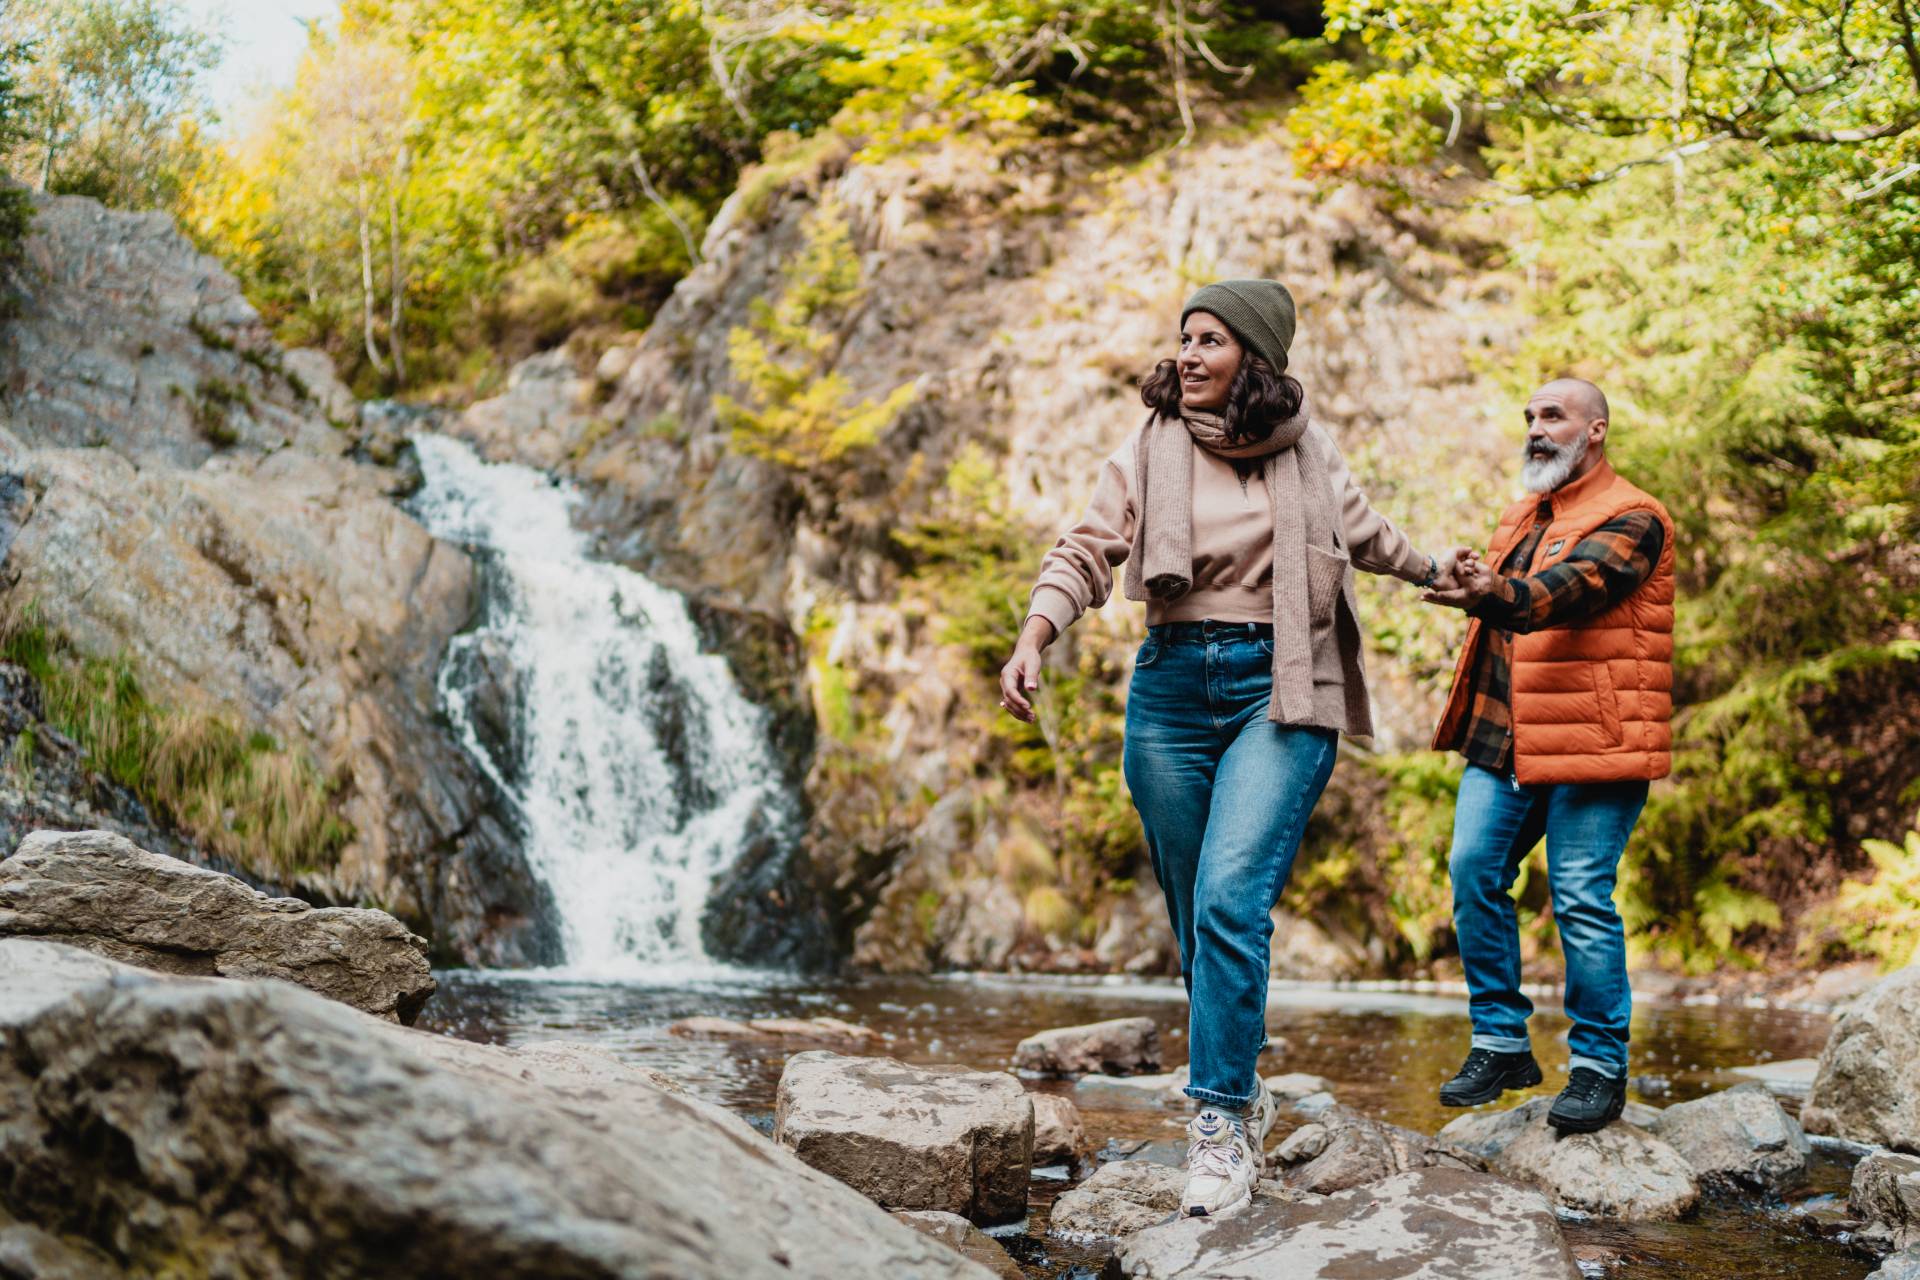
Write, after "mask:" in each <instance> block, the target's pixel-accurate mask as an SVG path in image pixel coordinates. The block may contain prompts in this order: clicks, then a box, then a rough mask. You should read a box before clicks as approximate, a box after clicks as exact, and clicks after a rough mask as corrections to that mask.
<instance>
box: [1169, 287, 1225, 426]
mask: <svg viewBox="0 0 1920 1280" xmlns="http://www.w3.org/2000/svg"><path fill="white" fill-rule="evenodd" d="M1240 350H1241V348H1240V340H1239V339H1238V338H1236V337H1234V336H1233V330H1231V329H1229V328H1227V326H1226V323H1225V322H1224V321H1222V320H1221V319H1220V318H1219V317H1218V316H1216V315H1214V314H1212V313H1211V312H1207V311H1196V312H1194V313H1193V314H1192V315H1189V316H1188V317H1187V322H1186V324H1185V325H1183V326H1182V327H1181V329H1180V356H1179V359H1178V360H1177V361H1176V364H1177V366H1178V368H1179V371H1180V403H1181V405H1182V406H1183V407H1184V408H1188V409H1205V410H1216V409H1219V408H1220V407H1221V406H1222V405H1224V404H1226V402H1227V388H1228V387H1230V386H1231V385H1232V384H1233V375H1234V374H1236V373H1238V372H1239V371H1240Z"/></svg>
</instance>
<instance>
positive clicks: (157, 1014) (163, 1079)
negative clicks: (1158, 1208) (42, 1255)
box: [0, 938, 991, 1280]
mask: <svg viewBox="0 0 1920 1280" xmlns="http://www.w3.org/2000/svg"><path fill="white" fill-rule="evenodd" d="M0 975H4V977H5V979H6V980H5V981H4V982H0V992H5V993H7V994H6V995H5V996H4V997H0V1027H4V1028H5V1032H6V1034H5V1035H4V1036H3V1037H0V1166H4V1167H6V1168H10V1169H31V1170H33V1176H32V1177H31V1178H28V1179H15V1180H13V1181H12V1182H11V1183H10V1184H9V1188H8V1193H7V1212H8V1214H10V1215H11V1217H12V1219H13V1220H14V1221H16V1222H18V1223H20V1224H24V1225H25V1226H27V1227H29V1228H32V1229H33V1230H34V1231H36V1232H42V1233H45V1236H43V1237H39V1239H41V1240H44V1239H45V1237H54V1238H57V1239H59V1240H87V1241H90V1242H92V1245H93V1247H94V1248H95V1249H97V1250H99V1251H100V1253H101V1254H102V1255H104V1256H105V1258H106V1259H107V1261H108V1262H109V1264H110V1265H109V1266H106V1267H93V1268H91V1269H89V1270H85V1271H81V1272H78V1273H77V1274H83V1275H86V1276H88V1277H89V1280H133V1277H138V1276H152V1275H157V1274H178V1275H216V1274H222V1273H225V1272H227V1271H230V1270H231V1269H232V1267H233V1265H234V1260H235V1259H236V1258H239V1259H244V1260H245V1263H246V1272H247V1274H248V1275H249V1276H254V1277H259V1278H260V1280H295V1278H297V1277H304V1276H310V1275H312V1274H314V1268H315V1261H314V1260H315V1258H316V1257H323V1258H324V1259H325V1269H326V1270H327V1271H328V1272H329V1273H330V1274H338V1275H366V1276H372V1275H400V1274H404V1275H412V1276H420V1277H431V1278H434V1280H455V1278H456V1277H470V1276H487V1277H491V1278H492V1280H553V1278H554V1277H560V1276H599V1277H631V1278H632V1280H642V1278H650V1277H657V1276H674V1277H686V1278H688V1280H737V1278H738V1277H742V1276H766V1275H783V1276H784V1275H791V1276H797V1277H809V1278H811V1280H844V1278H845V1277H847V1276H856V1275H925V1276H929V1277H938V1278H940V1280H984V1277H985V1276H987V1275H989V1274H991V1273H989V1272H986V1271H984V1270H982V1269H981V1268H979V1267H978V1266H976V1265H975V1264H973V1263H971V1262H968V1261H967V1260H966V1259H965V1258H963V1257H961V1256H960V1255H958V1254H956V1253H954V1252H953V1251H952V1250H950V1249H948V1248H947V1247H946V1246H944V1245H940V1244H938V1243H936V1242H934V1241H932V1240H928V1239H926V1238H925V1237H924V1236H922V1235H920V1234H919V1233H918V1232H915V1231H914V1230H912V1229H911V1228H909V1227H907V1226H905V1225H903V1224H901V1223H899V1222H895V1221H894V1220H893V1219H891V1218H890V1217H889V1216H888V1215H887V1214H885V1213H883V1212H881V1211H880V1210H878V1209H876V1208H875V1207H874V1206H873V1205H871V1204H869V1203H868V1202H867V1201H866V1200H864V1199H863V1198H862V1197H860V1196H859V1195H857V1194H856V1193H854V1192H853V1191H851V1190H849V1189H848V1188H846V1187H844V1186H841V1185H840V1184H839V1183H837V1182H834V1181H833V1180H832V1179H830V1178H827V1177H825V1176H823V1175H821V1174H819V1173H817V1172H815V1171H814V1170H812V1169H809V1168H807V1167H806V1165H804V1164H802V1163H801V1162H800V1161H798V1160H795V1159H794V1158H793V1157H792V1156H791V1155H789V1154H788V1153H787V1152H785V1151H783V1150H781V1149H780V1148H779V1147H778V1146H776V1145H775V1144H773V1143H771V1142H769V1141H767V1140H766V1139H765V1138H762V1137H761V1136H760V1135H758V1134H756V1133H755V1132H754V1131H753V1130H752V1128H751V1127H750V1126H749V1125H747V1124H746V1123H745V1122H744V1121H742V1120H740V1119H739V1118H738V1117H735V1116H733V1115H731V1114H729V1113H727V1112H726V1111H724V1110H722V1109H721V1108H719V1107H716V1106H713V1105H711V1104H708V1103H704V1102H701V1101H698V1100H697V1099H694V1098H690V1097H687V1096H685V1095H683V1094H680V1093H677V1092H674V1091H671V1090H669V1089H667V1088H663V1087H661V1086H660V1085H659V1084H658V1083H657V1082H656V1080H655V1079H654V1078H653V1077H652V1076H651V1074H650V1073H646V1072H641V1071H636V1070H633V1069H631V1068H626V1067H623V1066H622V1065H621V1064H619V1063H618V1062H616V1061H614V1060H613V1059H611V1058H610V1057H608V1056H607V1055H604V1054H593V1053H590V1052H589V1053H582V1052H577V1051H571V1050H567V1049H564V1048H554V1047H551V1046H550V1047H547V1048H544V1049H542V1050H539V1051H535V1052H518V1051H514V1050H509V1049H503V1048H499V1047H496V1046H490V1045H479V1044H471V1043H468V1042H466V1041H461V1040H456V1039H453V1038H450V1037H444V1036H433V1035H426V1034H422V1033H418V1032H414V1031H410V1030H408V1029H406V1028H403V1027H398V1026H395V1025H393V1024H391V1023H387V1022H383V1021H381V1020H379V1019H376V1018H373V1017H371V1016H369V1015H367V1014H363V1013H361V1012H359V1011H358V1010H355V1009H350V1008H347V1007H346V1006H344V1005H341V1004H338V1003H336V1002H333V1001H329V1000H324V999H322V998H320V997H318V996H315V995H314V994H312V993H311V992H308V991H304V990H301V989H299V988H296V987H291V986H288V985H286V984H284V983H270V982H225V981H218V982H216V981H208V980H204V979H192V978H175V977H166V976H161V975H156V974H152V973H148V972H145V971H141V970H134V969H130V968H127V967H125V966H121V965H116V964H114V963H113V962H111V961H107V960H104V959H100V958H98V957H94V956H90V955H86V954H84V953H81V952H78V951H74V950H72V949H70V948H65V947H60V946H57V945H54V944H50V943H42V942H35V941H29V940H23V939H17V938H15V939H5V940H0ZM22 992H26V993H31V994H30V996H23V995H22ZM49 1080H58V1081H59V1082H60V1084H59V1088H58V1089H57V1090H54V1091H49V1090H48V1089H47V1088H46V1087H45V1086H46V1082H47V1081H49ZM107 1134H110V1135H111V1138H112V1140H111V1141H110V1142H103V1141H102V1140H101V1138H102V1135H107ZM396 1224H400V1225H399V1226H396ZM22 1240H23V1238H22V1236H21V1235H20V1234H19V1233H17V1232H15V1231H14V1230H11V1229H7V1230H4V1231H0V1249H4V1250H8V1251H9V1252H11V1251H12V1250H14V1249H15V1248H17V1247H25V1245H31V1244H32V1243H33V1242H34V1241H33V1240H31V1239H28V1240H25V1241H24V1244H23V1243H22ZM15 1256H17V1255H15ZM28 1274H48V1275H53V1276H58V1275H59V1274H60V1272H59V1271H58V1270H52V1271H48V1272H44V1273H35V1272H29V1273H28Z"/></svg>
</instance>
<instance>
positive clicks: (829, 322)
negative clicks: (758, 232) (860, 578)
mask: <svg viewBox="0 0 1920 1280" xmlns="http://www.w3.org/2000/svg"><path fill="white" fill-rule="evenodd" d="M783 274H784V285H783V288H782V290H781V293H780V296H779V298H778V299H777V300H775V301H773V302H769V301H767V300H766V299H765V298H756V299H754V301H753V307H752V312H753V320H752V323H750V324H747V325H743V326H739V327H736V328H735V329H734V330H733V332H732V333H731V334H730V335H729V337H728V345H727V352H728V356H729V358H730V360H731V361H732V365H733V375H734V377H735V378H737V379H738V380H739V381H740V383H741V384H742V385H743V386H744V388H745V390H746V398H745V400H744V401H741V400H736V399H735V398H734V397H732V396H729V395H718V396H715V397H714V400H713V408H714V416H715V417H716V418H717V419H718V420H719V421H720V423H721V424H722V425H723V426H725V427H727V428H728V429H729V430H730V431H731V432H732V434H733V447H734V448H735V449H737V450H739V451H740V452H742V453H746V454H749V455H751V456H753V457H758V458H766V459H768V460H769V461H772V462H776V463H779V464H780V465H781V466H783V467H786V468H788V469H790V470H793V471H796V472H802V473H805V474H806V475H807V476H809V477H810V478H813V479H815V480H816V481H818V482H820V483H821V484H822V485H823V486H825V487H827V488H832V487H833V485H834V480H833V477H835V476H837V475H838V474H839V473H840V472H842V471H843V470H844V467H843V466H842V464H843V463H846V462H848V461H849V455H852V454H856V453H858V452H859V451H861V450H864V449H867V448H869V447H871V446H872V445H873V443H874V442H875V441H876V440H878V439H879V437H880V433H881V432H882V431H884V430H885V429H886V428H887V427H888V425H890V424H891V423H892V422H893V420H894V419H895V418H897V417H898V416H899V414H900V411H901V410H902V409H904V408H905V407H906V406H907V405H908V404H909V403H910V402H911V401H912V400H913V396H914V387H913V384H912V383H903V384H902V385H900V386H898V387H895V388H894V389H893V390H892V391H891V392H889V393H888V394H887V395H886V396H885V397H884V398H883V399H881V400H880V401H878V402H875V401H874V400H872V399H861V400H858V401H856V400H854V398H853V394H852V388H851V387H850V386H849V384H848V382H847V379H846V378H845V376H844V375H842V374H841V373H839V372H838V371H837V370H836V369H834V367H833V365H834V363H835V361H836V360H837V359H838V357H839V353H840V343H841V340H842V335H843V333H844V329H845V323H846V320H847V318H848V317H849V316H850V315H851V314H853V313H855V312H856V311H857V309H858V307H859V305H860V303H861V301H862V300H863V298H864V296H865V290H864V289H863V288H862V286H861V283H860V260H859V258H858V257H856V256H855V255H854V252H853V247H852V241H851V236H850V233H849V231H848V228H847V222H846V218H845V216H844V215H843V214H842V213H841V211H840V209H839V208H838V207H837V206H836V205H834V204H833V203H832V202H831V201H829V202H827V203H824V204H822V205H821V206H820V207H819V208H817V209H816V210H815V211H814V212H813V213H812V214H810V215H809V217H808V222H807V237H806V242H805V244H804V246H803V247H802V249H801V251H800V253H799V254H798V255H796V256H795V258H794V260H793V261H792V262H790V263H788V264H787V266H786V268H785V271H784V273H783Z"/></svg>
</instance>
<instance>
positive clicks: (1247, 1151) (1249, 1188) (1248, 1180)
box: [1180, 1089, 1273, 1218]
mask: <svg viewBox="0 0 1920 1280" xmlns="http://www.w3.org/2000/svg"><path fill="white" fill-rule="evenodd" d="M1261 1094H1262V1096H1263V1097H1264V1096H1265V1094H1266V1091H1265V1089H1262V1090H1261ZM1258 1105H1259V1104H1258V1102H1257V1101H1256V1103H1255V1106H1256V1112H1255V1114H1254V1115H1253V1116H1249V1117H1246V1118H1244V1119H1243V1118H1242V1117H1240V1116H1236V1115H1230V1114H1228V1113H1227V1112H1224V1111H1216V1110H1215V1109H1214V1108H1212V1107H1208V1108H1206V1109H1205V1110H1204V1111H1202V1112H1201V1113H1200V1114H1199V1115H1197V1116H1195V1117H1194V1118H1193V1119H1191V1120H1189V1121H1188V1122H1187V1189H1186V1192H1185V1194H1183V1195H1182V1196H1181V1198H1180V1216H1181V1217H1183V1218H1224V1217H1226V1216H1228V1215H1229V1214H1232V1213H1237V1212H1239V1211H1240V1210H1241V1209H1244V1208H1246V1207H1247V1205H1248V1203H1249V1202H1250V1201H1251V1200H1252V1199H1253V1187H1254V1184H1255V1183H1256V1182H1257V1181H1258V1180H1259V1178H1260V1158H1259V1156H1258V1155H1256V1154H1255V1153H1254V1149H1253V1145H1252V1143H1250V1142H1249V1141H1248V1137H1249V1125H1252V1126H1254V1127H1255V1128H1256V1129H1257V1126H1258V1124H1259V1123H1260V1121H1259V1120H1258V1118H1257V1117H1258V1111H1257V1108H1258ZM1271 1106H1272V1101H1271V1099H1268V1107H1269V1110H1271ZM1265 1123H1266V1125H1267V1127H1268V1128H1271V1127H1272V1126H1273V1117H1272V1116H1271V1115H1268V1117H1267V1118H1266V1121H1265Z"/></svg>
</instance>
